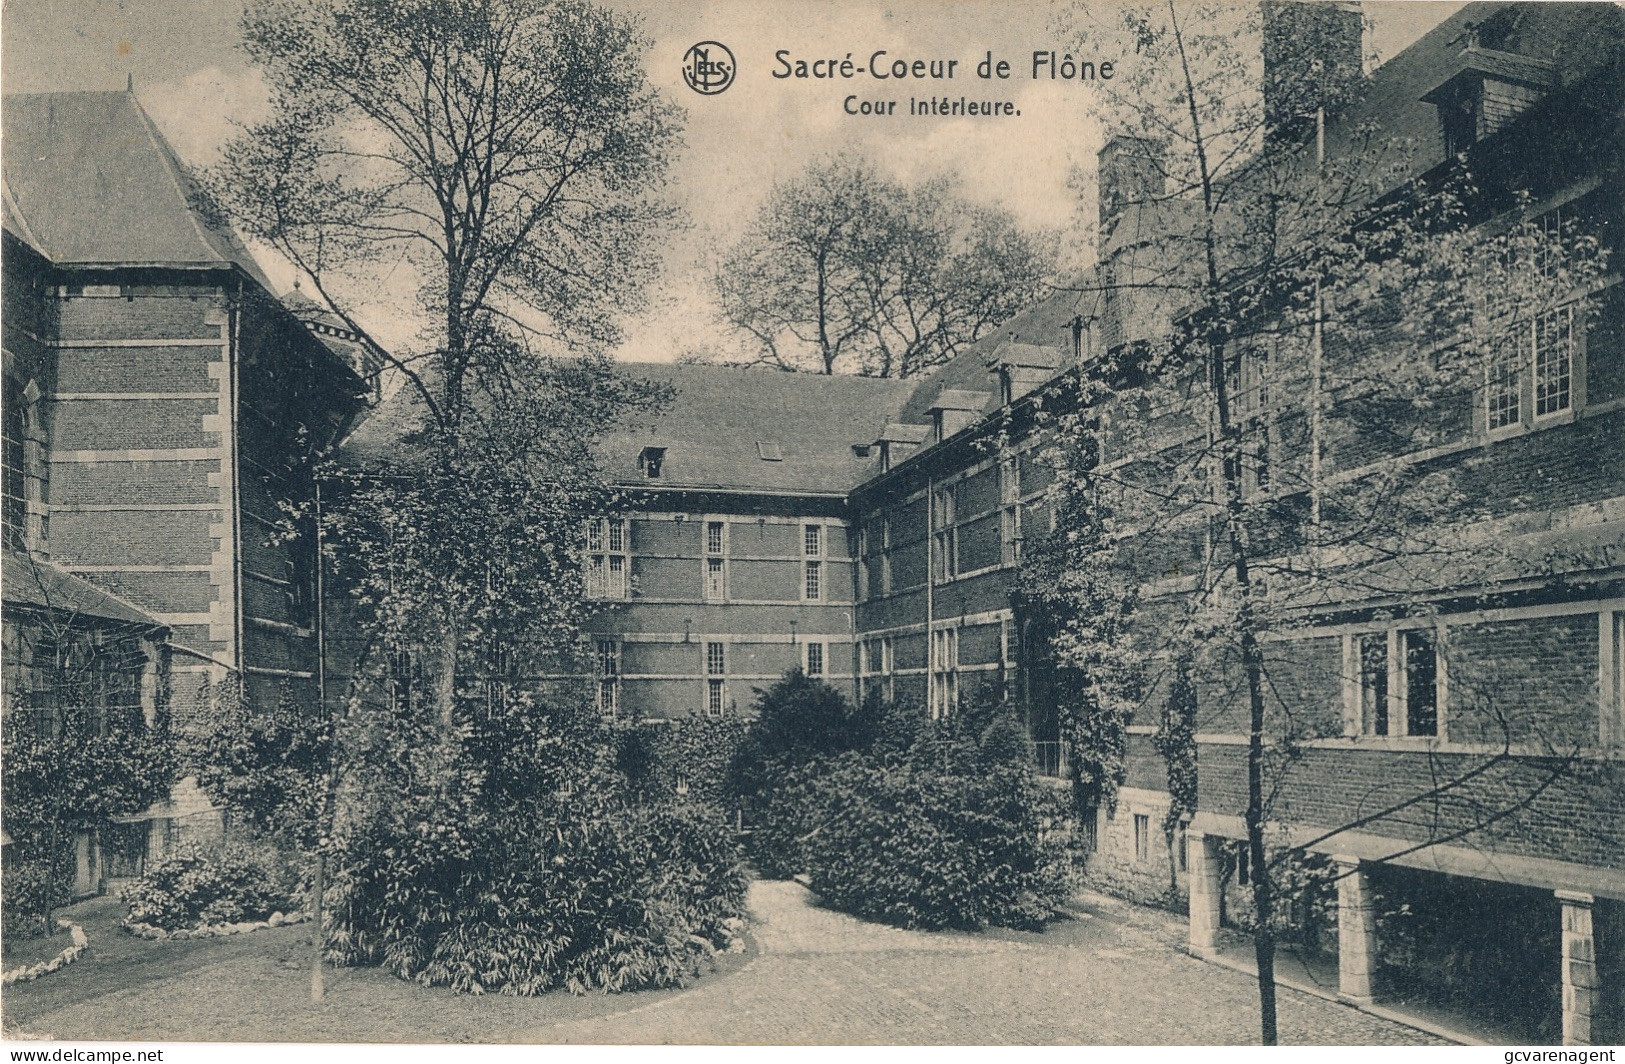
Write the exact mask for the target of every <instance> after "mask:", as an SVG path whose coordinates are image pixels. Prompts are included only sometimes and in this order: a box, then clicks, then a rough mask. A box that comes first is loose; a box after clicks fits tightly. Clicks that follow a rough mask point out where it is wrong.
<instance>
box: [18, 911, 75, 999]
mask: <svg viewBox="0 0 1625 1064" xmlns="http://www.w3.org/2000/svg"><path fill="white" fill-rule="evenodd" d="M56 923H57V926H58V927H65V928H67V929H68V942H69V945H68V947H67V948H66V949H64V950H63V951H62V952H61V953H58V954H57V955H56V956H55V957H52V958H51V959H50V960H48V961H40V962H39V963H38V964H30V965H26V966H24V967H21V968H13V969H12V970H11V971H9V972H7V973H5V975H4V976H3V977H0V982H3V984H4V985H5V986H10V985H11V984H12V983H27V982H31V981H32V980H35V979H38V978H39V977H40V976H42V975H49V974H50V973H52V972H54V971H56V970H58V969H59V968H65V967H67V966H68V965H70V964H72V963H73V962H74V961H76V960H78V959H79V955H80V954H81V953H83V952H84V951H85V950H86V949H87V948H89V946H90V940H89V939H87V938H86V937H85V929H84V928H82V927H80V926H79V925H78V924H76V923H74V922H73V921H72V920H58V921H57V922H56Z"/></svg>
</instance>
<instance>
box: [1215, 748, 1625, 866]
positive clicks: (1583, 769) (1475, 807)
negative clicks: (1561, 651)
mask: <svg viewBox="0 0 1625 1064" xmlns="http://www.w3.org/2000/svg"><path fill="white" fill-rule="evenodd" d="M1198 763H1199V764H1200V766H1201V770H1200V772H1199V774H1198V775H1199V779H1198V808H1199V809H1201V810H1202V811H1203V812H1211V813H1218V814H1223V815H1228V816H1240V815H1241V814H1242V812H1243V810H1244V809H1245V808H1246V801H1247V794H1246V748H1245V747H1243V746H1240V745H1232V744H1218V743H1202V744H1201V745H1200V750H1199V753H1198ZM1469 774H1471V778H1470V780H1469V782H1468V784H1466V785H1464V786H1462V787H1459V788H1445V787H1444V786H1443V785H1444V784H1446V783H1449V782H1450V781H1453V780H1456V779H1461V778H1464V777H1467V776H1468V775H1469ZM1266 786H1268V787H1269V788H1271V789H1272V790H1276V791H1278V794H1279V797H1278V798H1277V800H1276V805H1275V807H1274V809H1273V811H1272V812H1273V815H1274V817H1276V818H1278V819H1280V820H1283V821H1285V822H1287V823H1289V824H1294V825H1301V826H1304V827H1318V828H1335V827H1340V826H1343V825H1347V824H1351V823H1353V822H1355V821H1356V820H1361V819H1363V818H1365V817H1367V816H1370V815H1372V814H1374V813H1378V812H1381V811H1383V810H1385V809H1388V808H1389V807H1391V806H1394V805H1398V804H1401V803H1404V802H1407V801H1414V804H1411V805H1408V806H1406V807H1405V808H1403V809H1400V810H1397V811H1395V812H1393V813H1392V814H1389V815H1386V816H1383V817H1382V818H1380V819H1378V820H1376V821H1374V822H1371V823H1369V824H1366V825H1364V826H1362V827H1361V828H1360V830H1362V831H1365V832H1368V833H1370V834H1374V835H1385V836H1388V837H1391V838H1394V839H1396V840H1408V841H1410V842H1424V841H1429V840H1437V841H1445V840H1446V839H1447V838H1448V840H1449V841H1450V843H1451V845H1456V846H1465V847H1480V848H1482V849H1485V850H1487V851H1495V852H1501V853H1512V854H1522V855H1525V856H1530V857H1541V858H1548V859H1551V860H1556V861H1568V862H1578V863H1586V864H1595V865H1600V866H1603V867H1608V868H1615V869H1625V765H1622V764H1621V763H1619V762H1617V761H1594V760H1583V759H1582V760H1579V761H1576V762H1574V763H1572V764H1571V763H1568V762H1566V761H1564V760H1563V759H1559V758H1539V757H1508V758H1493V759H1492V757H1491V756H1489V755H1484V754H1468V753H1447V752H1441V751H1437V750H1434V751H1429V750H1427V749H1425V748H1419V749H1416V750H1414V751H1412V750H1391V749H1389V750H1384V749H1359V748H1358V746H1357V745H1356V746H1354V747H1352V748H1324V747H1311V748H1309V749H1306V750H1304V751H1303V752H1302V753H1301V754H1300V756H1299V757H1298V758H1297V759H1296V760H1293V761H1290V762H1288V763H1286V764H1285V765H1284V766H1281V767H1279V768H1275V769H1272V770H1271V771H1270V773H1269V776H1268V778H1267V779H1266ZM1419 798H1420V799H1423V800H1420V801H1415V800H1416V799H1419ZM1487 821H1493V822H1489V823H1487V824H1486V822H1487ZM1480 824H1486V826H1483V827H1476V826H1477V825H1480ZM1468 829H1473V830H1468ZM1463 831H1466V832H1467V833H1466V834H1465V835H1463V836H1462V837H1460V838H1459V839H1458V838H1456V835H1457V833H1458V832H1463ZM1400 848H1401V845H1400V844H1398V843H1396V845H1395V849H1396V850H1397V849H1400Z"/></svg>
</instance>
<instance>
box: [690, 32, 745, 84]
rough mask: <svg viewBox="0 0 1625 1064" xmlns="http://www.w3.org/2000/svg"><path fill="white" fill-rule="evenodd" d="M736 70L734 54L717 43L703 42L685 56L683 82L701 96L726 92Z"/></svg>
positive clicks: (725, 46) (726, 47)
mask: <svg viewBox="0 0 1625 1064" xmlns="http://www.w3.org/2000/svg"><path fill="white" fill-rule="evenodd" d="M735 68H736V64H735V63H734V54H733V53H732V52H730V51H729V50H728V46H727V45H725V44H719V43H718V42H716V41H701V42H700V43H699V44H696V45H694V46H693V47H691V48H689V50H688V51H687V52H685V53H684V54H683V80H684V81H686V82H687V83H688V87H689V88H691V89H693V90H694V91H695V92H697V93H699V94H700V95H701V96H715V95H716V94H717V93H719V92H723V91H726V89H727V88H728V86H729V85H732V84H733V83H734V70H735Z"/></svg>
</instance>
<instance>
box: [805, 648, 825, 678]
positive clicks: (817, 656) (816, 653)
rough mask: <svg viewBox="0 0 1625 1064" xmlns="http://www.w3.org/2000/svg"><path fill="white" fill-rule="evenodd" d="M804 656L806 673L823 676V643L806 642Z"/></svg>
mask: <svg viewBox="0 0 1625 1064" xmlns="http://www.w3.org/2000/svg"><path fill="white" fill-rule="evenodd" d="M805 656H806V666H807V667H806V673H807V675H808V676H811V677H814V678H817V679H822V678H823V676H824V644H822V643H808V644H807V649H806V655H805Z"/></svg>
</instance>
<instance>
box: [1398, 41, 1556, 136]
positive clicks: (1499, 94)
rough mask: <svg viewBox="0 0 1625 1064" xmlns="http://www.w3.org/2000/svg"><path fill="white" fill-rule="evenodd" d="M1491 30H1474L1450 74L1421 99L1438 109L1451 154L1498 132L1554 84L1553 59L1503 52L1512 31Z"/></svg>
mask: <svg viewBox="0 0 1625 1064" xmlns="http://www.w3.org/2000/svg"><path fill="white" fill-rule="evenodd" d="M1491 29H1493V27H1491V26H1489V25H1488V24H1486V25H1485V26H1484V27H1480V28H1479V30H1477V31H1476V32H1474V33H1473V34H1470V35H1469V37H1468V39H1467V46H1466V47H1465V48H1464V49H1463V50H1462V52H1461V54H1460V56H1458V57H1457V59H1456V62H1455V65H1454V66H1453V67H1452V68H1451V69H1450V71H1449V73H1448V76H1447V77H1446V78H1445V79H1444V81H1442V82H1440V83H1439V84H1438V85H1437V86H1435V87H1434V88H1433V89H1431V90H1430V91H1429V92H1428V93H1427V94H1426V95H1424V96H1423V97H1422V99H1423V100H1425V101H1427V102H1428V103H1431V104H1433V105H1434V106H1435V107H1437V108H1438V109H1439V133H1440V136H1441V137H1442V139H1443V140H1444V150H1445V154H1446V155H1447V156H1456V155H1459V154H1461V153H1462V152H1464V151H1466V150H1467V149H1468V148H1471V147H1472V146H1473V145H1474V144H1477V143H1478V142H1479V141H1481V140H1483V139H1484V138H1486V137H1489V136H1493V135H1494V134H1496V133H1499V132H1500V131H1501V130H1502V129H1504V128H1505V127H1506V126H1508V125H1510V124H1511V123H1512V121H1513V119H1515V118H1517V117H1518V116H1519V115H1521V114H1523V113H1524V112H1525V111H1527V110H1528V109H1529V108H1530V107H1532V106H1533V105H1534V104H1535V102H1536V101H1538V100H1539V99H1540V98H1541V97H1542V96H1544V95H1545V94H1546V91H1547V90H1548V89H1549V88H1551V86H1552V83H1553V80H1554V78H1553V72H1552V64H1551V63H1549V62H1547V61H1546V60H1544V59H1533V58H1530V57H1529V56H1525V55H1519V54H1517V53H1516V52H1508V51H1501V50H1499V48H1498V47H1497V45H1498V44H1504V42H1505V40H1506V39H1507V36H1508V35H1507V34H1506V33H1492V32H1490V30H1491Z"/></svg>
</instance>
